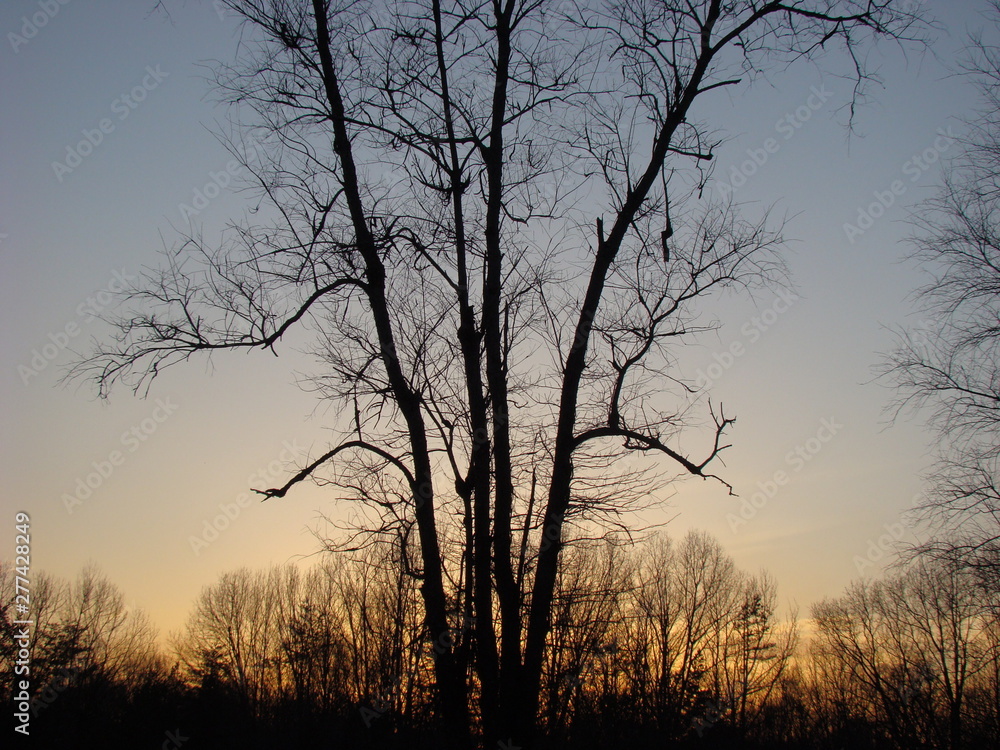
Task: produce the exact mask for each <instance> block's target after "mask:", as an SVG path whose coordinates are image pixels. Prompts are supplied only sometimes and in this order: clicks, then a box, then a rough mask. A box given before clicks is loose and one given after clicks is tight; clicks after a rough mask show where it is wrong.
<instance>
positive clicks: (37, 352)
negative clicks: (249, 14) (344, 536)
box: [0, 0, 986, 632]
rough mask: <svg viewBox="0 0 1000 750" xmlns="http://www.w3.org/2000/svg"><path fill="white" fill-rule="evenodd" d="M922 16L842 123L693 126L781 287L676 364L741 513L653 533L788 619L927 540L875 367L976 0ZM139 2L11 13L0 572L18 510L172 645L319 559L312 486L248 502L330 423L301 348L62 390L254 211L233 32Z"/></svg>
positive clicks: (818, 99)
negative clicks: (775, 263) (775, 254)
mask: <svg viewBox="0 0 1000 750" xmlns="http://www.w3.org/2000/svg"><path fill="white" fill-rule="evenodd" d="M919 4H920V5H921V6H923V7H924V8H925V9H926V11H927V12H928V14H929V15H930V16H932V17H934V18H935V19H937V21H938V22H939V26H940V28H939V29H938V30H937V31H936V32H935V41H934V44H933V45H932V46H931V48H930V50H929V51H925V52H919V51H917V50H914V49H910V50H908V51H906V53H905V54H904V52H903V51H901V50H899V49H898V48H896V47H892V46H888V45H887V46H886V47H885V48H879V49H878V50H876V51H875V52H873V53H872V54H871V56H870V59H869V63H870V64H871V65H872V66H873V67H874V68H875V69H876V70H877V71H878V73H879V75H880V77H881V78H882V80H883V86H882V87H877V88H872V89H870V91H869V98H868V100H867V101H866V102H864V103H863V105H862V106H861V107H860V108H859V109H858V111H857V113H856V115H855V119H854V122H853V129H852V130H850V131H849V130H848V128H847V127H846V115H847V111H846V107H847V105H848V104H849V102H850V97H851V85H852V84H851V82H850V81H848V80H845V79H843V78H840V77H837V76H836V75H833V74H831V73H829V72H826V73H824V66H823V65H822V64H821V65H818V66H813V65H810V64H805V65H799V66H796V67H794V68H791V69H789V70H787V71H777V72H774V74H773V75H768V77H767V79H766V80H760V81H758V82H757V83H756V84H755V86H754V88H753V89H751V90H750V93H749V94H747V93H745V92H741V93H740V94H738V95H729V94H727V93H725V92H724V91H720V92H719V93H718V95H717V96H715V97H713V98H711V100H710V101H707V102H706V104H705V106H704V107H703V108H702V109H701V110H700V111H699V112H698V113H697V114H698V115H699V116H700V118H701V119H703V120H705V121H707V122H710V123H711V124H712V126H713V127H716V128H719V129H720V130H722V131H723V132H724V134H725V135H726V136H727V138H728V140H727V141H726V143H725V144H724V145H723V146H722V147H721V148H720V149H719V150H718V151H717V154H718V164H717V166H716V171H715V176H716V179H715V181H714V183H713V186H712V188H711V189H714V190H717V191H719V193H720V195H721V194H723V193H725V192H727V191H729V190H730V189H732V191H733V195H734V197H735V198H736V199H737V200H739V201H745V202H748V203H750V204H752V207H756V208H763V207H768V206H772V207H773V209H772V210H773V211H774V212H775V214H777V215H783V216H786V217H787V218H788V223H787V226H786V229H785V236H786V237H787V238H788V240H789V242H788V253H787V259H788V264H789V267H790V271H791V276H792V281H793V284H792V287H791V289H790V291H779V290H769V291H764V292H761V293H759V294H758V295H757V296H756V298H755V299H754V300H752V301H750V300H745V299H726V300H722V301H721V302H719V303H718V306H717V308H716V309H715V310H713V315H715V316H717V317H718V318H719V319H720V321H722V323H723V325H722V327H721V328H720V329H719V330H718V331H717V332H716V333H713V334H709V335H707V336H706V337H704V338H703V339H702V340H701V342H700V344H699V346H697V347H694V348H693V349H692V350H690V351H689V352H687V353H686V354H685V357H684V362H683V365H684V367H685V369H686V370H687V374H688V375H689V376H690V377H692V378H702V383H703V384H705V385H707V386H709V387H710V392H711V393H712V397H713V402H718V401H721V402H722V403H724V404H725V405H726V409H727V413H730V412H732V413H735V414H736V416H737V420H738V421H737V424H736V426H735V427H734V429H733V430H732V432H731V439H732V442H733V447H732V448H731V449H729V450H728V451H727V452H726V454H725V463H726V465H725V467H718V470H719V473H721V474H723V475H724V477H725V479H726V480H727V481H729V482H730V483H731V484H733V485H734V487H735V488H736V491H737V492H738V493H739V495H740V497H738V498H733V497H729V496H727V495H726V493H725V491H724V490H723V489H722V488H721V486H719V485H718V484H712V483H705V482H702V481H700V480H691V479H689V480H685V481H682V482H679V483H677V484H676V485H674V486H672V487H670V488H668V489H665V491H664V500H665V501H664V503H663V506H662V508H661V510H660V513H661V514H662V516H661V517H662V518H663V519H666V518H671V519H673V520H671V522H670V524H669V526H668V530H669V532H670V533H671V534H672V535H675V536H680V535H682V534H683V533H684V532H685V531H687V530H688V529H692V528H699V529H705V530H706V531H708V532H710V533H711V534H713V535H715V536H716V537H717V538H718V539H719V541H720V542H721V543H722V545H723V546H724V547H725V548H726V549H727V550H728V551H729V552H730V553H731V554H732V555H733V557H734V558H735V560H736V562H737V564H738V565H739V566H741V567H742V568H744V569H747V570H750V571H757V570H759V569H767V570H768V571H770V573H771V574H772V575H773V576H774V577H775V579H776V580H777V582H778V586H779V598H780V600H781V601H782V602H784V603H785V604H787V605H797V607H798V609H799V612H800V615H804V614H806V613H807V612H808V608H809V606H810V605H811V604H812V603H814V602H816V601H818V600H820V599H822V598H824V597H830V596H836V595H837V594H838V593H840V592H841V591H842V589H843V588H844V586H846V585H847V584H848V583H849V582H850V581H851V580H852V579H854V578H857V577H858V576H859V574H865V575H872V574H875V573H877V571H878V568H879V565H880V564H881V562H880V561H878V558H879V557H880V553H881V552H883V551H884V550H885V549H887V548H888V544H887V542H888V541H890V537H900V538H902V539H903V540H904V541H908V540H910V539H913V538H915V535H916V534H917V533H919V532H918V530H916V529H913V528H911V527H909V526H908V525H906V523H905V521H906V514H905V512H906V510H907V509H908V508H910V507H911V506H912V505H913V504H914V503H915V501H917V500H919V498H920V497H921V492H922V482H921V474H922V473H923V472H924V471H926V469H927V467H928V463H929V459H930V447H931V445H932V442H933V441H932V438H931V436H930V435H929V434H928V433H927V432H926V430H925V429H924V428H923V425H922V422H921V421H920V419H919V418H910V419H904V420H901V421H898V422H897V423H896V424H895V425H888V424H887V420H886V415H885V407H886V405H887V404H888V403H889V400H890V398H891V396H892V393H891V391H889V390H888V389H887V388H886V387H884V386H882V385H880V384H878V383H875V382H872V381H873V377H874V371H873V367H874V366H875V365H876V363H877V362H878V361H879V359H880V353H884V352H886V351H888V350H889V349H890V348H891V346H892V335H891V329H892V328H893V327H894V326H899V325H902V324H910V325H913V324H915V323H916V322H917V321H918V318H916V317H914V315H913V314H912V310H913V305H912V291H913V290H914V288H916V286H917V285H918V284H920V283H921V281H922V278H923V277H922V276H921V274H920V272H919V269H916V268H915V267H914V266H913V265H912V264H910V263H907V262H906V261H905V257H906V253H907V245H906V243H905V237H906V236H907V234H908V232H909V228H908V226H907V223H906V218H907V216H908V214H909V211H911V210H912V209H913V208H914V207H915V206H917V205H918V204H919V201H920V200H922V199H925V198H927V197H929V196H930V195H932V194H933V193H934V191H935V189H936V187H937V185H938V181H939V169H940V164H941V161H942V160H946V159H947V158H948V157H949V156H951V155H953V154H956V153H957V149H958V146H957V145H956V143H955V141H954V140H953V136H956V135H960V134H961V133H962V132H963V129H964V127H965V126H963V125H962V118H967V117H970V116H971V113H972V111H973V109H974V107H975V106H976V103H977V102H976V96H975V91H974V90H973V88H972V87H971V86H970V85H969V83H968V82H967V81H965V80H963V79H961V78H956V77H954V76H953V75H951V72H950V71H952V70H953V69H954V60H955V58H956V56H957V55H960V54H961V52H962V49H963V47H964V46H965V44H966V39H967V35H968V33H969V32H970V31H974V30H977V29H981V28H984V26H985V25H986V24H985V22H984V19H983V15H982V13H983V11H984V10H985V7H986V3H985V2H972V1H971V0H966V1H963V2H944V1H943V0H941V1H938V0H927V1H926V2H923V3H919ZM154 5H155V3H154V2H153V0H128V1H127V2H126V1H125V0H69V1H68V2H66V1H65V0H60V1H59V2H56V1H55V0H52V1H51V2H46V1H45V0H8V1H7V2H5V3H3V5H2V7H0V34H2V37H3V38H2V39H0V91H2V92H3V100H4V103H5V106H4V107H3V108H2V110H0V315H2V320H3V324H2V326H0V337H2V338H0V359H2V361H0V394H2V395H0V408H2V414H3V425H4V427H3V432H2V441H3V443H2V456H0V461H2V471H3V478H4V487H3V490H2V495H0V497H2V501H0V502H2V512H3V516H2V517H0V558H3V559H11V558H12V557H13V547H14V535H15V530H14V515H15V513H16V512H18V511H23V512H26V513H28V514H29V516H30V518H31V532H32V533H31V538H32V556H31V560H32V569H33V570H35V571H41V570H44V571H47V572H49V573H52V574H55V575H58V576H60V577H64V578H72V577H74V576H75V575H76V574H77V572H78V571H79V570H80V569H81V568H82V567H83V566H84V565H85V564H87V563H88V562H94V563H96V564H97V565H98V566H99V567H100V568H101V569H102V570H103V571H104V572H105V573H106V574H107V576H108V577H109V578H110V579H111V580H112V581H113V582H114V583H115V584H117V585H118V586H119V587H121V589H122V590H123V591H124V592H125V595H126V599H127V600H128V601H129V602H130V605H132V606H135V607H141V608H143V609H145V610H146V611H147V612H149V614H150V615H151V617H152V619H153V621H154V622H155V623H156V624H157V625H159V626H160V628H161V629H162V630H163V631H164V632H166V631H170V630H177V629H179V628H180V627H181V625H182V624H183V622H184V619H185V617H186V615H187V612H188V611H189V609H190V607H191V605H192V604H193V602H194V599H195V597H196V596H197V595H198V593H199V591H200V590H201V588H202V587H203V586H205V585H207V584H210V583H212V582H214V581H215V580H216V579H217V578H218V576H219V575H220V574H221V573H222V572H224V571H227V570H231V569H234V568H237V567H241V566H249V567H261V566H265V565H268V564H271V563H285V562H302V561H303V560H306V561H308V560H309V559H311V558H310V557H309V556H310V555H312V554H313V553H315V552H316V550H317V549H318V543H317V541H316V539H315V537H314V535H313V533H312V531H311V529H313V528H315V527H316V523H317V519H318V518H319V517H320V515H321V514H324V513H343V512H345V510H347V509H345V508H343V506H339V505H338V504H337V503H336V499H335V497H334V496H333V494H332V493H331V491H330V490H329V489H323V488H318V487H313V486H305V485H302V486H300V488H299V489H297V490H296V491H295V492H293V493H291V494H290V495H289V496H287V497H286V498H284V499H282V500H270V501H268V502H266V503H261V502H259V501H258V500H257V499H253V498H250V496H249V495H248V494H247V493H248V490H249V489H250V488H251V487H260V486H262V485H264V484H267V485H269V486H272V485H274V484H276V483H278V482H280V481H281V479H282V478H283V477H285V476H286V472H287V471H288V470H289V468H290V467H291V466H292V465H293V464H294V463H295V462H301V461H302V460H303V459H304V457H305V456H306V455H308V454H310V453H311V454H312V455H316V454H317V453H319V452H320V451H322V450H324V449H325V448H326V447H327V444H328V443H327V440H328V436H329V430H328V429H327V427H328V426H329V425H330V424H332V423H333V421H335V416H336V415H335V413H331V409H330V407H329V406H327V405H325V404H322V403H318V402H317V401H316V399H315V398H314V396H313V395H312V394H310V393H307V392H305V391H304V390H303V389H302V388H300V387H299V386H298V385H297V384H296V381H297V373H302V372H306V371H314V370H315V368H314V366H313V363H312V360H311V359H310V357H309V356H308V355H306V354H305V353H304V352H303V351H302V350H303V349H304V347H305V344H306V340H305V339H302V340H301V341H295V340H293V341H290V342H287V343H285V344H283V345H282V346H280V347H279V354H280V356H279V357H274V356H272V355H271V354H269V353H262V352H251V353H226V354H222V355H218V356H215V357H213V358H211V359H210V360H208V359H197V360H194V361H192V362H189V363H187V364H186V365H182V366H178V367H174V368H171V369H170V370H169V371H167V372H166V373H164V374H163V375H162V376H161V377H160V378H159V379H158V380H157V381H156V382H155V383H154V386H153V388H152V389H151V391H150V393H149V395H148V397H147V398H145V399H142V398H138V397H135V396H133V395H132V394H131V393H130V392H129V391H128V390H126V389H121V388H120V389H118V390H115V391H114V392H113V393H112V395H111V398H110V399H109V400H107V401H100V400H98V399H97V398H96V396H95V394H94V392H93V391H92V390H89V389H88V387H86V386H82V387H81V386H79V385H69V386H66V385H63V384H61V383H60V377H61V375H62V374H63V373H64V371H65V367H66V366H67V365H68V364H69V363H70V362H72V361H73V358H74V354H73V353H74V351H85V350H86V348H87V342H88V341H89V340H90V339H91V338H92V337H101V336H104V335H106V334H107V329H105V328H104V327H103V326H104V324H103V323H101V322H100V321H99V320H98V319H97V318H96V315H97V314H99V313H101V312H102V311H104V310H107V309H109V306H110V305H111V304H112V302H111V293H113V292H114V291H116V290H117V289H119V288H120V284H121V283H122V282H123V280H129V279H131V278H132V277H134V276H135V275H136V274H137V273H138V272H139V270H140V269H141V268H143V267H155V266H157V265H159V263H160V253H161V251H162V250H163V248H164V247H170V246H173V245H174V244H175V243H176V241H177V238H178V237H179V233H180V231H182V230H184V229H186V228H187V218H188V217H187V216H186V215H185V210H184V206H185V205H190V206H194V205H196V204H195V199H196V196H197V195H198V194H199V193H200V194H201V195H208V194H210V195H211V196H212V197H211V198H210V199H207V200H206V202H207V205H204V207H203V208H199V209H198V214H197V216H196V217H195V219H196V222H197V223H198V224H199V225H201V226H203V227H204V230H205V233H206V235H210V234H211V232H212V231H214V230H217V229H218V228H219V227H221V226H222V224H223V223H224V222H225V220H226V219H227V217H230V216H235V215H237V214H239V213H241V212H242V211H244V210H245V208H246V202H245V196H243V195H241V194H240V193H239V192H237V191H235V190H233V189H232V186H231V185H230V184H228V180H227V179H226V174H227V165H228V163H229V161H230V156H229V155H228V154H227V152H226V151H225V150H224V148H223V147H222V146H221V145H220V144H219V142H218V140H217V139H216V137H215V136H214V135H213V128H215V125H216V123H217V122H219V121H221V120H222V118H223V115H224V112H223V110H222V108H221V107H220V106H219V105H218V104H217V103H216V102H215V100H214V99H213V97H212V92H211V88H210V85H209V83H208V81H207V80H206V75H207V74H208V73H209V72H210V71H211V69H212V60H229V59H231V58H232V56H233V53H234V51H235V49H236V44H237V41H238V38H239V36H238V35H239V27H238V25H237V23H236V20H235V19H234V18H231V17H227V16H226V15H225V14H224V13H220V12H219V10H218V9H217V8H216V7H214V6H213V3H211V2H194V1H192V2H182V1H181V0H174V1H173V2H170V1H169V0H168V2H167V3H166V5H167V8H168V10H169V14H164V13H162V12H153V6H154ZM33 19H34V20H33ZM42 19H44V23H37V22H38V21H41V20H42ZM827 62H828V63H829V65H828V67H829V68H832V69H833V70H834V71H836V70H842V69H843V61H842V60H838V59H836V58H833V59H831V60H829V61H827ZM88 146H89V147H88ZM216 186H220V187H218V189H216ZM879 196H881V202H882V203H883V204H888V207H887V208H885V210H884V211H879V210H878V208H876V209H874V210H872V211H871V213H879V214H882V215H881V216H879V217H877V218H874V219H873V220H872V221H871V223H870V225H869V222H868V221H867V220H866V219H864V218H863V217H860V216H859V212H862V211H866V210H867V209H868V207H869V206H871V204H872V203H873V202H878V201H879V200H880V198H879ZM197 205H199V206H201V205H202V204H201V203H200V202H199V204H197ZM845 224H851V225H853V226H854V227H856V229H857V231H855V229H853V228H851V227H846V228H845ZM698 448H699V446H697V445H692V449H691V452H692V453H695V454H697V453H698V452H699V450H698ZM88 479H89V480H90V485H91V486H87V480H88ZM67 497H74V498H75V499H74V500H73V501H70V502H68V501H67ZM227 512H228V516H229V518H228V521H229V523H228V525H227V526H226V528H225V529H224V530H223V531H221V532H219V533H217V534H215V535H213V534H211V533H210V532H209V533H207V534H206V525H207V524H209V525H210V524H211V522H212V520H213V519H215V518H216V517H217V516H218V515H219V514H220V513H227ZM220 525H221V524H220ZM4 529H6V531H4ZM4 535H6V537H5V536H4ZM5 538H6V539H7V541H3V540H4V539H5ZM197 539H200V541H201V543H200V544H199V543H197V542H196V543H192V540H197ZM869 562H871V563H872V564H871V565H869V564H868V563H869Z"/></svg>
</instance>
